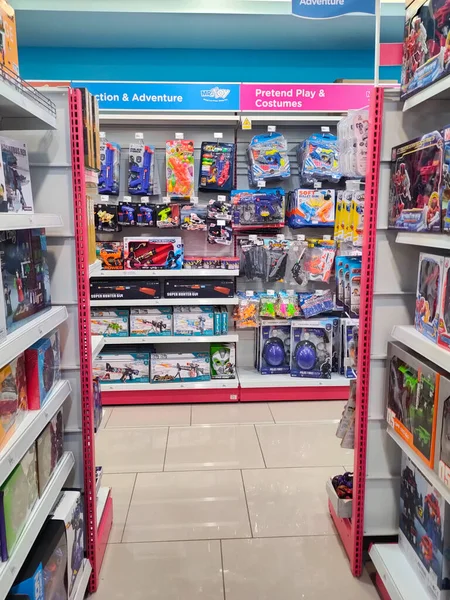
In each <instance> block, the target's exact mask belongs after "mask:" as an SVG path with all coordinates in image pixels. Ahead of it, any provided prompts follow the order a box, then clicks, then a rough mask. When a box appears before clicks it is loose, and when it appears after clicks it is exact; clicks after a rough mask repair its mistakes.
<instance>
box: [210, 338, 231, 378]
mask: <svg viewBox="0 0 450 600" xmlns="http://www.w3.org/2000/svg"><path fill="white" fill-rule="evenodd" d="M210 354H211V379H236V348H235V346H234V344H211V348H210Z"/></svg>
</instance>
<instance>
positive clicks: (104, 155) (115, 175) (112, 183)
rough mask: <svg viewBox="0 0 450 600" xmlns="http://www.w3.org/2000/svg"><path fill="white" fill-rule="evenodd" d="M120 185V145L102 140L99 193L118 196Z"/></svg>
mask: <svg viewBox="0 0 450 600" xmlns="http://www.w3.org/2000/svg"><path fill="white" fill-rule="evenodd" d="M119 187H120V146H119V144H116V143H114V142H107V141H106V140H102V142H101V143H100V173H99V176H98V193H99V194H102V195H103V194H104V195H106V196H118V195H119Z"/></svg>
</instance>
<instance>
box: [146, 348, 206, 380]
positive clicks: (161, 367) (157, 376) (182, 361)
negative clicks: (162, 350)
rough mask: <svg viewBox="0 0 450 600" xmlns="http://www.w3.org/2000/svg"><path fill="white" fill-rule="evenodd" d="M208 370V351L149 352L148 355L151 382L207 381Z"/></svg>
mask: <svg viewBox="0 0 450 600" xmlns="http://www.w3.org/2000/svg"><path fill="white" fill-rule="evenodd" d="M210 372H211V370H210V357H209V353H208V352H192V353H185V352H184V353H180V354H174V353H172V354H151V356H150V375H151V380H152V383H171V382H172V381H209V380H210V379H211V375H210Z"/></svg>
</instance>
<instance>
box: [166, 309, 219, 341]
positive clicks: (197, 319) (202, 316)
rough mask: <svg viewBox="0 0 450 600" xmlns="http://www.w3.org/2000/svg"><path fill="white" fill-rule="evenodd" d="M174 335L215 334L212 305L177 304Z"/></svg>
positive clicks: (174, 313)
mask: <svg viewBox="0 0 450 600" xmlns="http://www.w3.org/2000/svg"><path fill="white" fill-rule="evenodd" d="M173 334H174V335H214V309H213V307H212V306H175V307H174V309H173Z"/></svg>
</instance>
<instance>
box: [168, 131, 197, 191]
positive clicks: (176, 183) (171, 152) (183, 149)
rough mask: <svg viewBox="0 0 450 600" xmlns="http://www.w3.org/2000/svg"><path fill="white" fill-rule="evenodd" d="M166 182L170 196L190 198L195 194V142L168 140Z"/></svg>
mask: <svg viewBox="0 0 450 600" xmlns="http://www.w3.org/2000/svg"><path fill="white" fill-rule="evenodd" d="M166 184H167V195H168V196H169V197H170V198H180V199H186V198H187V199H189V198H192V197H193V196H194V142H193V141H192V140H169V141H167V142H166Z"/></svg>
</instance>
